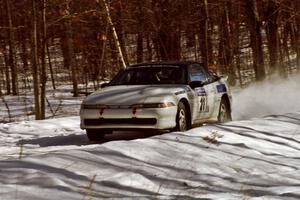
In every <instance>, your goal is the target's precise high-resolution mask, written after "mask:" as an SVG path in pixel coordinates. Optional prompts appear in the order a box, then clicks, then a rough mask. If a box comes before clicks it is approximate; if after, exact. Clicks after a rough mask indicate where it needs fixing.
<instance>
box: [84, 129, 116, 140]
mask: <svg viewBox="0 0 300 200" xmlns="http://www.w3.org/2000/svg"><path fill="white" fill-rule="evenodd" d="M110 133H112V131H109V130H104V129H103V130H102V129H86V135H87V137H88V138H89V140H90V141H97V140H102V139H103V138H104V136H105V135H106V134H110Z"/></svg>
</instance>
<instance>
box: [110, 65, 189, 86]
mask: <svg viewBox="0 0 300 200" xmlns="http://www.w3.org/2000/svg"><path fill="white" fill-rule="evenodd" d="M152 84H158V85H160V84H186V73H185V70H184V68H182V67H180V66H172V65H167V66H163V65H153V66H138V67H132V68H127V69H125V70H124V71H122V72H121V73H119V74H118V75H117V76H116V77H115V78H114V79H113V80H112V81H111V83H110V85H152Z"/></svg>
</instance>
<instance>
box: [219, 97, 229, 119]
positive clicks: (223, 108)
mask: <svg viewBox="0 0 300 200" xmlns="http://www.w3.org/2000/svg"><path fill="white" fill-rule="evenodd" d="M231 120H232V117H231V112H230V106H229V102H228V101H227V100H226V99H224V98H222V100H221V103H220V108H219V114H218V123H225V122H229V121H231Z"/></svg>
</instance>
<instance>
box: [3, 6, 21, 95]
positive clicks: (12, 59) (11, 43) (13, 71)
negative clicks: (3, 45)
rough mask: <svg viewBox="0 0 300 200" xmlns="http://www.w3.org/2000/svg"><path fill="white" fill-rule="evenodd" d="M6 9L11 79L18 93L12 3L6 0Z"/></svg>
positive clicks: (14, 90) (13, 91)
mask: <svg viewBox="0 0 300 200" xmlns="http://www.w3.org/2000/svg"><path fill="white" fill-rule="evenodd" d="M6 9H7V20H8V26H9V29H8V30H9V31H8V37H9V40H8V46H9V66H10V69H11V81H12V94H13V95H17V94H18V72H17V68H16V63H15V41H14V31H13V24H12V16H11V14H12V13H11V5H10V1H9V0H6Z"/></svg>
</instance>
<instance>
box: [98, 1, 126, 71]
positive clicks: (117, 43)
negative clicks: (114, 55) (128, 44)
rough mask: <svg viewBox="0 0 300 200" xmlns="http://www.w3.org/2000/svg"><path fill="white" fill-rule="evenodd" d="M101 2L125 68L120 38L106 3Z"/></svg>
mask: <svg viewBox="0 0 300 200" xmlns="http://www.w3.org/2000/svg"><path fill="white" fill-rule="evenodd" d="M103 3H104V6H105V11H106V15H107V19H108V22H109V24H110V26H111V29H112V33H113V37H114V40H115V45H116V49H117V51H118V53H119V57H120V60H121V63H122V66H123V68H124V69H125V68H126V66H127V65H126V62H125V58H124V53H123V51H122V47H121V44H120V40H119V37H118V34H117V31H116V28H115V25H114V23H113V21H112V18H111V15H110V10H109V6H108V4H107V3H106V1H105V0H103Z"/></svg>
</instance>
